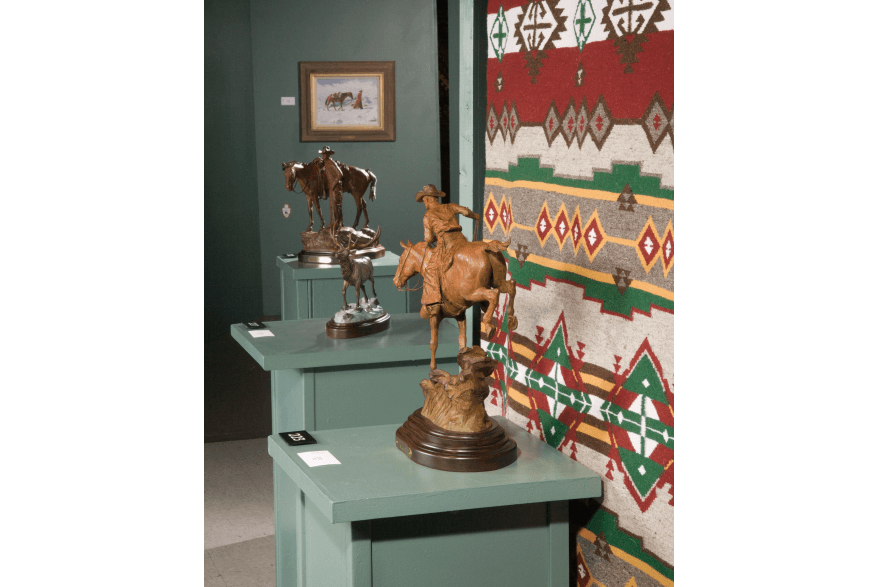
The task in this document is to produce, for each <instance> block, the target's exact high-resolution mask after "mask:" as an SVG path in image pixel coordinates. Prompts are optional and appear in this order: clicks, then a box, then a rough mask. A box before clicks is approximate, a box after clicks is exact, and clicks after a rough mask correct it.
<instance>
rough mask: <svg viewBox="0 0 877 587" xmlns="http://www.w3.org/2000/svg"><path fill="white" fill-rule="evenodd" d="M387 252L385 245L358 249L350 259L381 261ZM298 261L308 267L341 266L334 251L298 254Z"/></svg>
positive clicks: (351, 254) (302, 252)
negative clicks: (360, 258)
mask: <svg viewBox="0 0 877 587" xmlns="http://www.w3.org/2000/svg"><path fill="white" fill-rule="evenodd" d="M386 252H387V250H386V249H385V248H384V246H383V245H378V246H376V247H372V248H370V249H356V250H354V251H353V252H352V253H350V258H351V259H355V258H357V257H368V258H370V259H380V258H381V257H383V256H384V255H385V254H386ZM298 260H299V261H300V262H302V263H306V264H308V265H339V264H340V263H341V262H340V261H339V260H338V257H336V256H335V252H334V251H306V250H303V251H301V252H300V253H298Z"/></svg>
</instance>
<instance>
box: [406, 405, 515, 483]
mask: <svg viewBox="0 0 877 587" xmlns="http://www.w3.org/2000/svg"><path fill="white" fill-rule="evenodd" d="M490 421H491V424H492V425H491V427H490V428H488V429H487V430H485V431H483V432H451V431H449V430H445V429H444V428H439V427H438V426H436V425H435V424H433V423H432V422H430V421H429V420H427V419H426V418H424V417H423V416H422V415H421V414H420V409H418V410H417V411H415V412H414V413H413V414H411V415H410V416H408V420H406V422H405V423H404V424H402V426H401V427H400V428H399V429H398V430H396V448H398V449H399V450H401V451H402V452H404V453H405V454H406V455H408V458H409V459H411V460H412V461H414V462H415V463H418V464H420V465H423V466H425V467H429V468H430V469H439V470H441V471H454V472H460V473H471V472H477V471H495V470H496V469H502V468H503V467H506V466H508V465H511V464H512V463H514V462H515V461H516V460H517V458H518V445H517V444H515V441H514V440H512V439H511V438H509V436H508V434H506V431H505V429H504V428H503V427H502V426H500V425H499V424H497V423H496V421H495V420H494V419H493V418H490Z"/></svg>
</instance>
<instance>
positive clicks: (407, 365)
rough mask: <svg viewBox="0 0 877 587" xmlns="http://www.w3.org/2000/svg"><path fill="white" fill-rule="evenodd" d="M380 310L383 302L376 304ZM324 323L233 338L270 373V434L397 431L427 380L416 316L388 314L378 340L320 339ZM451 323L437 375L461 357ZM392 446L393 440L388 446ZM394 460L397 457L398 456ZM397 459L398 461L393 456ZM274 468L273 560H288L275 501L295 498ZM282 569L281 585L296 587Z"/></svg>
mask: <svg viewBox="0 0 877 587" xmlns="http://www.w3.org/2000/svg"><path fill="white" fill-rule="evenodd" d="M381 301H382V302H383V300H381ZM326 321H327V319H326V318H320V319H316V320H288V321H280V322H266V326H268V330H269V331H270V332H271V334H272V335H273V336H266V337H259V338H257V337H253V335H252V334H251V332H253V331H250V330H248V329H247V328H246V327H245V326H244V325H242V324H235V325H233V326H232V327H231V334H232V337H233V338H234V339H235V340H236V341H238V343H239V344H240V345H241V346H242V347H243V348H244V349H246V351H247V352H248V353H249V354H250V356H252V357H253V359H255V360H256V362H257V363H258V364H259V365H260V366H261V367H262V368H263V369H265V370H267V371H271V422H272V424H271V430H272V432H273V433H274V434H278V433H280V432H288V431H292V430H307V431H309V432H314V431H323V430H330V429H338V428H351V427H360V426H372V425H377V424H391V423H401V422H403V421H405V419H406V418H408V416H409V415H410V414H411V413H412V412H414V410H416V409H417V408H420V407H422V406H423V393H422V391H421V389H420V381H421V380H422V379H425V378H427V377H428V376H429V370H430V369H429V357H430V351H429V323H428V322H427V321H426V320H423V319H422V318H420V316H419V315H418V314H394V315H392V316H391V317H390V327H389V329H387V330H386V331H384V332H381V333H378V334H374V335H371V336H365V337H362V338H353V339H333V338H329V337H328V336H326ZM458 334H459V331H458V330H457V326H456V324H455V323H445V324H444V326H443V327H442V328H440V329H439V345H438V348H437V350H436V362H437V363H438V368H439V369H444V370H445V371H448V372H450V373H458V372H459V368H458V367H457V364H456V358H457V352H458V351H459V350H460V347H459V344H458V341H457V337H458ZM390 442H391V444H392V442H393V440H392V436H391V439H390ZM397 452H398V451H397ZM400 454H401V453H400ZM290 484H291V481H290V480H289V477H288V476H287V475H285V474H283V473H282V472H281V471H280V470H279V469H278V466H277V464H276V463H275V465H274V518H275V531H276V535H275V543H276V551H277V560H278V561H279V560H280V558H281V555H282V553H284V552H295V549H296V544H295V513H294V511H290V510H288V508H287V510H286V514H285V515H286V517H285V518H284V517H283V515H282V514H281V512H282V511H284V510H283V507H282V504H281V503H280V502H281V501H282V498H281V496H283V495H289V492H290V491H293V490H295V489H294V485H290ZM290 564H293V563H290V562H287V564H286V567H285V568H286V569H287V570H286V573H287V574H286V576H285V578H284V579H283V583H281V565H280V564H278V565H277V573H278V583H277V584H278V585H281V584H284V585H295V583H294V582H293V580H292V579H290V578H289V577H291V576H294V575H295V571H294V569H292V570H290V567H289V565H290Z"/></svg>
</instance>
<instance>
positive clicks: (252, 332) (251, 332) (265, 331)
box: [250, 330, 274, 338]
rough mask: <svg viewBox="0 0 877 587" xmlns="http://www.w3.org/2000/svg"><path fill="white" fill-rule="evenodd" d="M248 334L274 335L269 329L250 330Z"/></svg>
mask: <svg viewBox="0 0 877 587" xmlns="http://www.w3.org/2000/svg"><path fill="white" fill-rule="evenodd" d="M250 336H252V337H253V338H260V337H262V336H274V333H273V332H271V331H270V330H251V331H250Z"/></svg>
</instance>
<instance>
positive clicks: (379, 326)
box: [326, 308, 390, 338]
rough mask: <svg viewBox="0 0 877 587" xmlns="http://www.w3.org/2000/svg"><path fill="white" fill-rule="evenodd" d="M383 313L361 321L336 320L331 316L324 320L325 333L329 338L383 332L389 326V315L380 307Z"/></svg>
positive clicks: (352, 336)
mask: <svg viewBox="0 0 877 587" xmlns="http://www.w3.org/2000/svg"><path fill="white" fill-rule="evenodd" d="M381 311H382V312H383V314H382V315H381V316H379V317H377V318H368V319H366V320H362V321H361V322H340V323H339V322H336V321H335V318H332V319H331V320H329V321H328V322H326V335H327V336H328V337H329V338H359V337H361V336H368V335H370V334H377V333H378V332H383V331H384V330H386V329H388V328H389V327H390V315H389V314H387V311H386V310H384V309H383V308H381Z"/></svg>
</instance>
